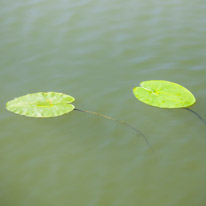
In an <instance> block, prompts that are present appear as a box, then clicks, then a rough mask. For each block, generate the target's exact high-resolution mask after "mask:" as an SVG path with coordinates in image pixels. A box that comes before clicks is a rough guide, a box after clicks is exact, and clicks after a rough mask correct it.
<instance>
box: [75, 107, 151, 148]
mask: <svg viewBox="0 0 206 206" xmlns="http://www.w3.org/2000/svg"><path fill="white" fill-rule="evenodd" d="M74 110H76V111H79V112H86V113H89V114H93V115H98V116H100V117H104V118H106V119H109V120H112V121H116V122H118V123H120V124H122V125H124V126H127V127H128V128H130V129H132V130H133V131H135V132H136V133H138V134H140V135H141V136H142V137H143V138H144V139H145V141H146V143H147V145H148V146H150V147H151V148H152V146H151V144H150V143H149V141H148V139H147V138H146V136H145V135H144V134H143V133H142V132H140V131H139V130H137V129H136V128H135V127H133V126H131V125H129V124H127V123H126V122H125V121H122V120H118V119H115V118H113V117H110V116H107V115H104V114H100V113H97V112H91V111H87V110H82V109H76V108H75V109H74ZM152 150H153V149H152Z"/></svg>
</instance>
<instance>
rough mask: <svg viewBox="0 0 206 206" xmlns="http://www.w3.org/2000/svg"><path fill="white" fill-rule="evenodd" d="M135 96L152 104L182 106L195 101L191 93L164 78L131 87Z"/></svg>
mask: <svg viewBox="0 0 206 206" xmlns="http://www.w3.org/2000/svg"><path fill="white" fill-rule="evenodd" d="M133 93H134V95H135V97H136V98H137V99H138V100H140V101H142V102H144V103H146V104H149V105H152V106H156V107H161V108H184V107H189V106H191V105H192V104H194V103H195V101H196V100H195V97H194V96H193V94H192V93H191V92H190V91H189V90H187V89H186V88H184V87H183V86H181V85H179V84H176V83H173V82H169V81H164V80H150V81H144V82H141V83H140V87H135V88H134V89H133Z"/></svg>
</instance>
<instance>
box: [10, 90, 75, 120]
mask: <svg viewBox="0 0 206 206" xmlns="http://www.w3.org/2000/svg"><path fill="white" fill-rule="evenodd" d="M74 100H75V99H74V98H73V97H72V96H69V95H66V94H63V93H56V92H38V93H33V94H27V95H25V96H21V97H18V98H15V99H14V100H11V101H9V102H7V104H6V108H7V109H8V110H9V111H11V112H14V113H17V114H20V115H25V116H28V117H56V116H60V115H63V114H66V113H68V112H71V111H72V110H73V109H74V108H75V107H74V106H73V105H72V104H70V103H71V102H73V101H74Z"/></svg>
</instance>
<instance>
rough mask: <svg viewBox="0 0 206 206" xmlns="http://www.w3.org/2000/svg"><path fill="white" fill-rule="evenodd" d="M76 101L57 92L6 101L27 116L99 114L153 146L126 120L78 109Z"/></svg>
mask: <svg viewBox="0 0 206 206" xmlns="http://www.w3.org/2000/svg"><path fill="white" fill-rule="evenodd" d="M74 101H75V98H74V97H72V96H70V95H67V94H63V93H57V92H38V93H32V94H27V95H24V96H21V97H18V98H15V99H13V100H11V101H8V102H7V103H6V109H7V110H9V111H11V112H14V113H16V114H19V115H24V116H27V117H35V118H49V117H57V116H61V115H63V114H67V113H69V112H71V111H73V110H74V111H78V112H85V113H89V114H93V115H98V116H100V117H103V118H106V119H109V120H112V121H116V122H118V123H120V124H122V125H124V126H126V127H128V128H130V129H132V130H133V131H135V132H136V133H137V134H139V135H141V136H142V137H143V138H144V139H145V141H146V143H147V144H148V145H149V146H151V145H150V143H149V141H148V140H147V138H146V136H145V135H144V134H143V133H142V132H140V131H139V130H137V129H136V128H135V127H133V126H131V125H129V124H128V123H126V122H125V121H122V120H118V119H115V118H113V117H110V116H107V115H104V114H100V113H97V112H92V111H87V110H82V109H76V108H75V106H74V105H73V104H71V103H72V102H74Z"/></svg>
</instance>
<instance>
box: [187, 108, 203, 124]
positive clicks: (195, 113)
mask: <svg viewBox="0 0 206 206" xmlns="http://www.w3.org/2000/svg"><path fill="white" fill-rule="evenodd" d="M184 109H186V110H188V111H190V112H192V113H193V114H195V115H196V116H197V117H198V118H199V119H200V120H201V121H202V122H203V123H204V124H206V122H205V120H204V119H203V118H202V117H201V116H200V115H199V114H198V113H197V112H195V111H193V110H192V109H189V108H184Z"/></svg>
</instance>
